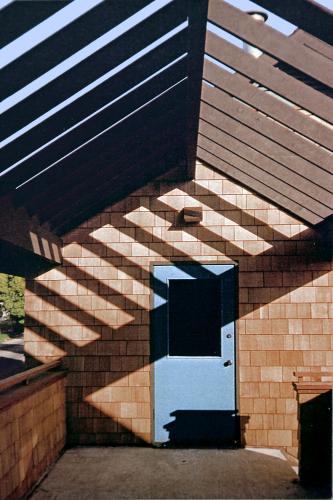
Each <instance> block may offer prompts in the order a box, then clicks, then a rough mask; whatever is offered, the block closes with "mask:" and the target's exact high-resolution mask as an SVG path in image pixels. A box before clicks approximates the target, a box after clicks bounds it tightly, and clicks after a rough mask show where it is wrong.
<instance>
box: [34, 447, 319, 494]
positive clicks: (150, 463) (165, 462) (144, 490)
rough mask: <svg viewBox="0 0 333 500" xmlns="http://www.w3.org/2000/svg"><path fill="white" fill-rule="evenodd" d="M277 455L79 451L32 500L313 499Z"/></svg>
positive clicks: (261, 452)
mask: <svg viewBox="0 0 333 500" xmlns="http://www.w3.org/2000/svg"><path fill="white" fill-rule="evenodd" d="M296 479H297V476H296V474H295V471H294V470H293V469H292V467H291V466H290V464H289V462H287V461H286V460H285V459H284V456H283V455H282V453H281V452H279V451H278V450H265V449H240V450H219V449H156V448H135V447H133V448H130V447H116V448H113V447H98V448H97V447H89V448H88V447H81V448H73V449H71V450H68V451H67V452H66V453H65V454H64V455H63V456H62V457H61V458H60V460H59V461H58V462H57V463H56V465H55V467H53V469H52V470H51V471H50V473H49V474H48V476H47V477H46V478H45V479H44V480H43V482H42V483H41V484H40V485H39V487H38V488H37V489H36V490H35V492H34V494H33V495H32V499H33V500H44V499H52V500H76V499H78V500H106V499H112V498H133V499H145V498H147V499H148V498H171V499H173V498H175V499H177V498H193V499H194V498H206V499H208V498H229V499H233V498H234V499H236V498H244V499H252V498H256V499H259V498H280V499H287V498H313V496H311V497H310V496H307V494H306V492H305V491H304V490H303V489H302V488H301V487H300V486H299V485H298V484H297V481H296Z"/></svg>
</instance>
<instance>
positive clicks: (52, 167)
mask: <svg viewBox="0 0 333 500" xmlns="http://www.w3.org/2000/svg"><path fill="white" fill-rule="evenodd" d="M256 3H257V4H258V5H260V6H262V7H264V8H266V9H269V10H270V11H271V12H274V13H276V14H277V15H279V16H281V17H283V18H285V19H286V20H288V21H290V22H292V23H293V24H295V25H296V26H297V28H298V29H297V30H296V31H295V32H294V33H293V34H292V35H291V36H289V37H287V36H285V35H283V34H281V33H280V32H278V31H276V30H274V29H273V28H271V27H269V26H267V25H265V24H263V23H258V21H256V20H254V19H253V18H252V17H251V16H249V15H248V14H247V13H244V12H242V11H240V10H238V9H236V8H235V7H233V6H231V5H230V4H228V3H227V2H224V1H223V0H209V2H208V1H207V0H200V1H198V2H197V1H192V0H154V1H151V0H130V1H123V0H105V1H102V0H86V1H85V2H82V1H81V0H73V1H71V2H69V1H66V2H65V1H61V2H60V1H52V2H49V1H39V2H35V1H25V2H16V1H14V2H4V4H7V5H5V7H4V8H2V10H1V11H0V17H2V20H1V25H2V26H3V27H4V29H3V30H2V33H1V37H2V40H1V42H2V46H3V50H2V57H1V65H2V71H1V73H2V74H1V81H2V90H1V94H2V95H1V97H2V99H3V100H2V104H1V111H2V118H1V122H2V123H1V141H2V152H1V172H0V176H1V180H0V196H2V197H5V199H6V200H8V198H10V199H11V201H12V202H13V204H14V205H15V206H16V207H22V208H24V209H25V210H26V211H27V212H28V214H30V216H35V217H36V218H37V219H38V220H39V222H40V223H41V224H43V223H47V224H48V227H50V228H51V230H52V231H53V232H54V233H56V234H58V235H62V234H64V233H66V232H67V231H68V230H70V229H72V228H73V227H75V226H77V225H78V224H79V223H81V222H82V221H84V220H86V219H87V218H88V217H90V216H91V215H93V214H94V213H97V212H98V211H100V210H101V209H103V208H104V207H105V206H106V205H108V204H110V203H113V202H115V201H117V200H119V199H120V198H122V197H124V196H126V195H128V194H129V193H130V192H132V191H134V190H135V189H137V188H139V187H141V186H143V185H144V184H146V183H147V182H150V181H152V180H154V179H155V178H156V177H158V176H160V175H162V174H164V173H167V172H168V171H169V170H171V169H174V168H175V167H178V172H179V175H180V176H183V177H184V178H186V177H187V178H190V177H193V175H194V165H195V159H196V157H199V158H200V159H201V160H202V161H204V162H206V163H207V164H209V165H210V166H212V167H213V168H215V169H217V170H219V171H221V172H223V173H224V174H226V175H227V176H229V177H231V178H233V179H235V180H236V181H238V182H239V183H240V184H242V185H244V186H245V187H247V188H248V189H250V190H252V191H255V192H256V193H258V194H259V195H261V196H263V197H264V198H266V199H268V200H270V201H271V202H272V203H274V204H277V205H279V206H280V207H282V208H283V209H285V210H286V211H288V212H290V213H292V214H294V215H295V216H297V217H299V218H300V219H301V220H303V221H305V222H307V223H309V224H313V225H315V224H318V223H320V222H322V221H323V220H325V219H326V218H327V217H329V216H330V215H331V214H332V207H333V195H332V186H333V182H332V150H333V140H332V123H333V104H332V87H333V47H332V45H331V44H332V33H333V30H332V19H333V18H332V15H331V14H330V12H329V11H328V10H327V9H325V8H323V7H321V6H319V4H317V3H316V2H314V1H312V0H297V1H294V2H276V1H274V0H257V2H256ZM221 29H222V30H224V31H225V32H228V33H230V34H232V35H234V36H235V37H237V38H238V39H240V40H242V41H244V42H246V43H247V44H249V45H251V46H254V47H257V48H258V49H260V50H261V51H262V55H261V56H260V57H257V58H256V57H254V56H253V55H251V54H249V53H248V52H246V51H245V50H243V49H241V48H239V47H237V46H235V45H233V44H232V43H231V42H229V41H227V39H226V38H224V37H223V35H222V31H221ZM200 96H201V97H200ZM0 201H1V200H0Z"/></svg>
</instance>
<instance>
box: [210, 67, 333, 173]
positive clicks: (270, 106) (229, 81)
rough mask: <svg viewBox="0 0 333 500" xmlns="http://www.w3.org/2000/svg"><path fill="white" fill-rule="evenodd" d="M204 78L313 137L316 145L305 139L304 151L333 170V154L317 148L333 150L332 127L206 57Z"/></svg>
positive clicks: (326, 167)
mask: <svg viewBox="0 0 333 500" xmlns="http://www.w3.org/2000/svg"><path fill="white" fill-rule="evenodd" d="M203 77H204V79H205V80H206V81H208V82H210V83H212V84H213V85H214V86H217V87H219V88H221V89H222V90H224V91H225V92H227V93H228V94H230V95H232V96H234V97H236V98H237V99H239V100H241V101H242V102H244V103H245V104H249V105H250V106H253V107H254V108H255V109H257V110H259V111H262V112H263V113H264V114H266V115H268V116H270V117H271V118H273V119H274V120H276V121H278V122H279V123H282V124H283V125H285V126H286V127H288V128H289V129H290V130H295V131H297V132H299V133H300V134H301V135H303V136H305V137H307V138H308V139H311V140H312V141H313V142H314V143H315V144H311V143H309V142H308V141H306V140H302V141H301V144H302V151H303V154H304V155H305V156H306V157H307V159H308V160H310V161H312V162H313V163H315V164H317V165H319V166H321V167H322V168H325V169H326V170H328V171H331V166H332V157H331V155H330V153H328V152H326V151H325V150H324V149H322V148H318V147H317V144H320V145H322V146H324V147H325V148H327V149H330V150H332V151H333V133H332V130H331V129H330V128H329V127H327V126H325V125H323V124H321V123H320V122H318V121H315V120H313V119H311V118H307V117H306V116H304V114H301V113H300V112H299V110H298V109H296V108H293V107H291V106H289V105H288V104H286V103H284V102H283V101H282V100H281V99H278V98H276V97H274V95H271V94H269V93H268V92H265V91H264V90H263V89H258V87H256V86H254V85H251V84H250V82H249V81H248V80H247V79H246V78H244V77H243V76H242V75H240V74H239V73H235V74H230V73H228V72H227V71H225V70H223V69H222V68H219V67H218V66H217V65H216V64H214V63H212V62H211V61H208V60H205V63H204V75H203Z"/></svg>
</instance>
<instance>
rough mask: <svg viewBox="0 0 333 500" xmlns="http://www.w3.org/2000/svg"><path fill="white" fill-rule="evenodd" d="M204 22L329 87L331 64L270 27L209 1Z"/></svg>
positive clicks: (332, 75) (331, 83)
mask: <svg viewBox="0 0 333 500" xmlns="http://www.w3.org/2000/svg"><path fill="white" fill-rule="evenodd" d="M280 3H283V2H280ZM208 19H209V21H211V22H213V23H215V24H217V25H218V26H221V27H222V28H223V29H224V30H226V31H228V32H229V33H232V34H233V35H235V36H237V37H239V38H241V39H242V40H244V41H246V42H247V43H249V44H251V45H254V46H255V47H258V48H260V49H261V50H262V51H263V52H265V53H267V54H269V55H271V56H273V57H274V58H276V59H278V60H279V61H283V62H285V63H287V64H289V65H290V66H293V67H294V68H296V69H298V70H299V71H302V73H305V74H306V75H309V76H311V77H312V78H314V79H315V80H318V81H319V82H322V83H323V84H324V85H327V86H328V87H333V63H332V61H330V60H329V59H327V58H325V57H323V56H322V55H321V54H318V53H316V52H314V51H313V50H311V49H308V48H307V47H305V46H304V45H302V44H300V43H298V42H297V41H296V40H295V39H294V38H288V37H286V36H285V35H283V34H282V33H280V32H279V31H277V30H275V29H273V28H271V27H270V26H268V25H265V24H264V23H258V22H257V21H255V20H254V19H253V18H252V17H251V16H249V15H248V14H246V13H244V12H242V11H240V10H239V9H236V8H235V7H233V6H232V5H229V4H228V3H227V2H224V1H221V0H210V2H209V9H208ZM332 19H333V18H332ZM332 29H333V23H332Z"/></svg>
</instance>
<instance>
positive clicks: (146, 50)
mask: <svg viewBox="0 0 333 500" xmlns="http://www.w3.org/2000/svg"><path fill="white" fill-rule="evenodd" d="M187 27H188V21H184V22H183V23H181V24H180V25H179V26H177V27H176V28H174V29H173V30H171V31H169V32H168V33H166V34H165V35H163V36H162V37H161V38H159V39H158V40H156V41H154V42H153V43H151V44H149V45H148V46H147V47H145V48H144V49H142V50H140V51H139V52H137V53H136V54H134V55H133V56H131V57H129V58H128V59H126V61H124V62H122V63H120V64H118V66H116V67H115V68H113V69H111V70H110V71H108V72H107V73H105V74H104V75H102V76H100V77H99V78H97V80H95V81H94V82H92V83H90V84H89V85H87V86H86V87H84V88H83V89H81V90H79V91H78V92H76V93H75V94H73V95H72V96H70V97H68V99H65V100H64V101H63V102H61V103H60V104H58V105H57V106H54V108H52V109H50V110H48V111H47V112H46V113H44V114H43V115H41V116H39V117H38V118H36V119H35V120H33V121H32V122H30V123H28V124H27V125H25V126H24V127H22V128H21V129H19V130H17V131H16V132H15V133H14V134H12V135H10V136H8V137H7V138H6V139H4V140H3V141H1V142H0V147H5V146H6V145H7V144H9V143H11V142H12V141H14V140H16V139H17V138H18V137H20V136H21V135H23V134H25V133H26V132H28V131H29V130H31V129H32V128H34V127H36V126H37V125H39V124H40V123H42V122H43V121H45V120H47V119H48V118H50V117H51V116H53V115H54V114H55V113H57V112H58V111H61V110H62V109H63V108H65V107H66V106H69V105H70V104H71V103H73V102H75V101H76V100H77V99H79V98H80V97H82V96H84V95H85V94H87V93H88V92H90V91H91V90H93V89H95V88H96V87H98V86H99V85H101V84H102V83H104V82H105V81H106V80H108V79H109V78H111V77H112V76H114V75H116V74H117V73H119V72H120V71H122V70H123V69H125V68H127V67H128V66H129V65H130V64H133V63H134V62H136V61H138V60H139V59H141V57H143V56H145V55H146V54H148V53H149V52H151V51H152V50H153V49H155V48H156V47H159V46H160V45H162V44H163V43H164V42H166V41H167V40H170V38H172V37H173V36H175V35H176V34H178V33H180V32H181V31H183V30H184V29H185V28H187ZM102 109H104V107H103V108H101V110H102ZM96 113H97V112H96ZM96 113H93V114H92V115H90V116H94V114H96ZM90 116H88V117H87V119H89V117H90ZM84 121H86V120H85V119H84V120H82V121H81V122H78V124H81V123H83V122H84ZM73 128H75V125H74V126H73V127H71V128H69V129H67V130H65V132H63V133H62V134H60V135H59V136H57V137H56V138H54V139H52V140H51V141H49V142H47V143H46V144H45V146H47V145H49V144H51V143H52V142H54V141H55V140H57V139H58V138H59V137H62V136H63V135H65V134H67V133H68V132H69V131H70V130H73ZM40 150H41V148H39V149H38V150H36V152H38V151H40ZM32 154H35V152H34V153H31V155H32ZM29 157H30V155H29V156H27V157H25V158H24V159H23V160H22V161H24V160H25V159H27V158H29Z"/></svg>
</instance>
